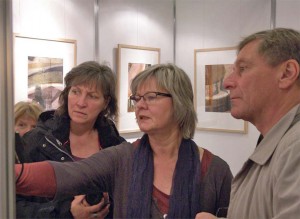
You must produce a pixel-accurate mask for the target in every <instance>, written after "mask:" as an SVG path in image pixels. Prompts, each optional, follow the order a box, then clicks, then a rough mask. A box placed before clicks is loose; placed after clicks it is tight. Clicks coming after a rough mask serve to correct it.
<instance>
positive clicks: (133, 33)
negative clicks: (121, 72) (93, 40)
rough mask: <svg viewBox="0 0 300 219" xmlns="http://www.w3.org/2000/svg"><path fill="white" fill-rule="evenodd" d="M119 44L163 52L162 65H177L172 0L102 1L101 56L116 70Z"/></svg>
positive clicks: (102, 59)
mask: <svg viewBox="0 0 300 219" xmlns="http://www.w3.org/2000/svg"><path fill="white" fill-rule="evenodd" d="M118 44H128V45H135V46H145V47H154V48H160V49H161V63H164V62H173V1H172V0H163V1H162V0H112V1H108V0H100V1H99V48H100V49H99V50H100V51H99V57H100V61H101V62H106V63H108V64H110V65H111V67H112V68H113V69H114V70H115V71H116V67H117V63H116V56H117V54H116V48H117V46H118Z"/></svg>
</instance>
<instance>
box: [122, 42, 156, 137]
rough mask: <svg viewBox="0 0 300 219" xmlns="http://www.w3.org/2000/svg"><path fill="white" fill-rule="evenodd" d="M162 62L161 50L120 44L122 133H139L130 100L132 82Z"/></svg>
mask: <svg viewBox="0 0 300 219" xmlns="http://www.w3.org/2000/svg"><path fill="white" fill-rule="evenodd" d="M159 62H160V49H159V48H150V47H141V46H132V45H124V44H118V77H117V79H118V86H117V87H118V107H119V118H118V121H117V126H118V130H119V132H120V133H130V132H139V131H140V130H139V127H138V125H137V123H136V118H135V113H134V108H133V106H132V104H131V101H130V100H129V96H130V95H131V91H130V83H131V80H132V79H133V78H134V76H136V75H137V74H139V73H140V72H141V71H143V70H145V69H146V68H147V67H149V66H151V65H155V64H158V63H159Z"/></svg>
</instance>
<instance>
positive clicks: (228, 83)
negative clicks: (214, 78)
mask: <svg viewBox="0 0 300 219" xmlns="http://www.w3.org/2000/svg"><path fill="white" fill-rule="evenodd" d="M234 86H235V82H234V71H232V72H231V73H230V74H229V75H228V76H227V77H226V78H225V79H224V81H223V87H224V88H225V89H226V90H230V89H232V88H233V87H234Z"/></svg>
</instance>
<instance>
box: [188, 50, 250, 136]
mask: <svg viewBox="0 0 300 219" xmlns="http://www.w3.org/2000/svg"><path fill="white" fill-rule="evenodd" d="M235 57H236V48H234V47H224V48H211V49H195V51H194V58H195V62H194V63H195V75H194V79H195V82H194V85H195V86H194V89H195V108H196V111H197V114H198V124H197V129H199V130H208V131H223V132H236V133H247V131H248V123H247V122H245V121H243V120H238V119H235V118H234V117H232V116H231V114H230V97H229V91H228V90H226V89H224V87H223V80H224V78H226V76H227V75H228V74H229V73H230V72H231V69H232V66H233V63H234V60H235Z"/></svg>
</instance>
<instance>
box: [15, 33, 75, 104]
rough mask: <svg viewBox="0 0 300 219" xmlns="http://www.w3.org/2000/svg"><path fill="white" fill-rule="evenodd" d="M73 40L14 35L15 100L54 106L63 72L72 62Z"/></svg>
mask: <svg viewBox="0 0 300 219" xmlns="http://www.w3.org/2000/svg"><path fill="white" fill-rule="evenodd" d="M76 49H77V45H76V40H70V39H40V38H32V37H27V36H22V35H18V34H15V35H14V86H15V102H19V101H35V102H37V103H39V104H40V105H41V106H42V107H43V109H44V110H51V109H56V108H57V107H58V97H59V94H60V92H61V91H62V90H63V88H64V80H63V79H64V76H65V75H66V74H67V73H68V72H69V71H70V70H71V68H72V67H74V66H75V65H76V55H77V54H76Z"/></svg>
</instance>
